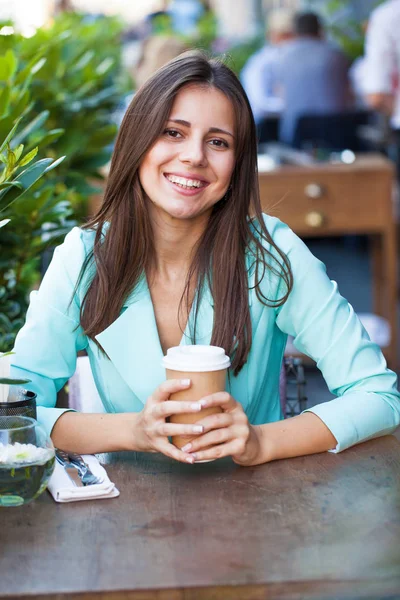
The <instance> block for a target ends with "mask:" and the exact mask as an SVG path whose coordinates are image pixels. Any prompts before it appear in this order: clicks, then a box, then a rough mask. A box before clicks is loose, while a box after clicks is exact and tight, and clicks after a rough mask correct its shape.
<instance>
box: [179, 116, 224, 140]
mask: <svg viewBox="0 0 400 600" xmlns="http://www.w3.org/2000/svg"><path fill="white" fill-rule="evenodd" d="M168 120H169V121H171V122H172V123H179V125H183V126H184V127H191V124H190V123H189V121H185V120H184V119H168ZM208 131H209V133H225V134H226V135H230V136H231V137H235V136H234V135H233V133H230V132H229V131H226V130H225V129H220V128H219V127H210V129H209V130H208Z"/></svg>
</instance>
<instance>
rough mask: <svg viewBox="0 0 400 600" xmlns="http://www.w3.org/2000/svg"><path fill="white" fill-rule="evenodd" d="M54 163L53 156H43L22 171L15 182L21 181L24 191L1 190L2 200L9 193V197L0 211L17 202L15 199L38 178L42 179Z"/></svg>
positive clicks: (0, 197) (0, 196) (0, 198)
mask: <svg viewBox="0 0 400 600" xmlns="http://www.w3.org/2000/svg"><path fill="white" fill-rule="evenodd" d="M54 162H57V161H54ZM52 163H53V160H52V159H51V158H43V159H42V160H38V161H37V162H36V163H35V164H33V165H31V166H30V167H28V168H27V169H25V171H22V173H20V174H19V175H18V178H17V179H16V180H15V183H19V184H21V185H22V192H21V191H20V190H18V191H13V190H11V191H9V190H8V189H6V190H1V191H0V202H1V201H2V200H3V198H4V196H5V195H6V194H7V198H6V202H7V204H5V205H4V206H3V207H1V205H0V212H2V211H3V210H6V209H7V208H9V206H11V204H12V203H13V202H15V200H16V199H17V198H18V197H19V196H22V194H24V193H25V192H26V191H27V190H29V188H30V187H31V186H32V185H33V184H34V183H36V181H37V180H38V179H40V177H42V175H43V174H44V173H45V172H46V169H47V168H48V167H49V166H50V165H51V164H52Z"/></svg>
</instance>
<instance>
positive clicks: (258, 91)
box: [240, 8, 294, 125]
mask: <svg viewBox="0 0 400 600" xmlns="http://www.w3.org/2000/svg"><path fill="white" fill-rule="evenodd" d="M266 25H267V40H268V43H267V44H266V45H265V46H264V47H263V48H261V50H258V52H256V53H255V54H253V56H251V57H250V58H249V60H248V61H247V63H246V64H245V66H244V68H243V70H242V72H241V74H240V80H241V82H242V85H243V87H244V89H245V91H246V94H247V96H248V98H249V101H250V104H251V108H252V110H253V115H254V120H255V122H256V124H257V125H258V124H259V123H260V122H261V121H262V119H263V118H265V117H268V116H271V115H272V116H274V115H279V114H280V113H281V111H282V108H283V100H282V98H281V97H280V96H279V95H277V89H276V82H277V73H276V67H277V64H278V59H279V56H280V53H281V48H282V45H283V44H284V43H285V42H287V41H288V40H291V39H292V38H293V36H294V12H293V11H291V10H288V9H283V8H282V9H276V10H273V11H271V12H270V13H269V15H268V18H267V22H266Z"/></svg>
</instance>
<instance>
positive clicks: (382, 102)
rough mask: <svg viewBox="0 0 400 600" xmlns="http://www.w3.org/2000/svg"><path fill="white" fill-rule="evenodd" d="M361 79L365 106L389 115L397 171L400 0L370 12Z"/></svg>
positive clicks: (399, 149)
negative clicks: (367, 105)
mask: <svg viewBox="0 0 400 600" xmlns="http://www.w3.org/2000/svg"><path fill="white" fill-rule="evenodd" d="M363 79H364V80H363V87H364V92H365V97H366V101H367V103H368V104H369V106H371V108H373V109H375V110H377V111H379V112H381V113H383V114H384V115H386V116H387V117H388V118H389V119H390V122H391V127H392V129H393V133H394V136H395V140H396V156H395V159H396V163H397V173H398V174H400V0H389V1H387V2H384V3H383V4H382V5H380V6H378V8H376V9H375V10H373V11H372V13H371V16H370V18H369V23H368V29H367V35H366V39H365V61H364V65H363Z"/></svg>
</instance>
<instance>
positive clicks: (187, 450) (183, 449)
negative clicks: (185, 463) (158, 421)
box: [181, 444, 192, 452]
mask: <svg viewBox="0 0 400 600" xmlns="http://www.w3.org/2000/svg"><path fill="white" fill-rule="evenodd" d="M191 447H192V444H186V446H183V448H181V450H182V452H189V450H190V448H191Z"/></svg>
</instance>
